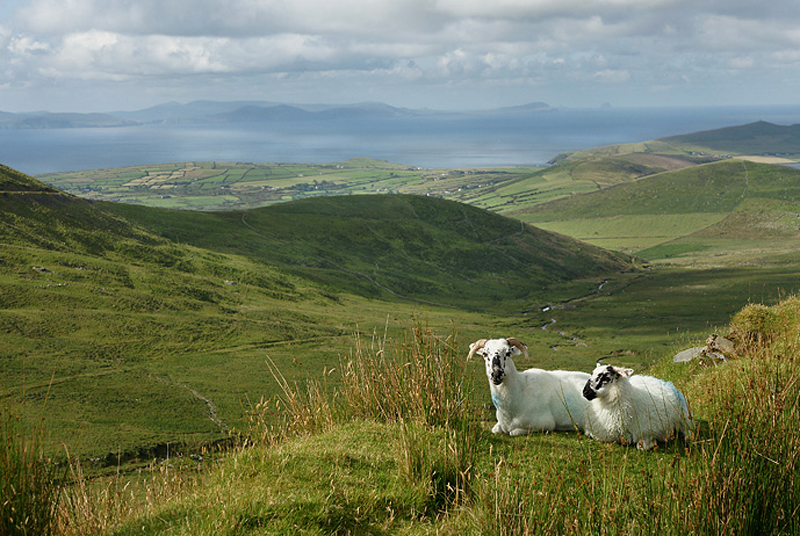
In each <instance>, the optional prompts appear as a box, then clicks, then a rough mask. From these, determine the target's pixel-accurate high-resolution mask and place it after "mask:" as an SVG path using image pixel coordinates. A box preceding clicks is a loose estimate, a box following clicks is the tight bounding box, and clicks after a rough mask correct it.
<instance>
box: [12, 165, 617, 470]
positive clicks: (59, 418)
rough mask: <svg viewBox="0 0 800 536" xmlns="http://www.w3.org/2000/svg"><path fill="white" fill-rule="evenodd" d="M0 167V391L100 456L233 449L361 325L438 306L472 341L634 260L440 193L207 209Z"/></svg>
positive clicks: (397, 325)
mask: <svg viewBox="0 0 800 536" xmlns="http://www.w3.org/2000/svg"><path fill="white" fill-rule="evenodd" d="M0 176H2V177H3V178H2V180H3V183H4V184H7V185H8V186H7V187H6V189H5V190H3V191H2V192H1V193H0V244H2V247H1V248H0V332H2V333H3V335H2V336H1V337H0V360H2V380H1V383H0V387H1V388H2V390H1V391H0V397H2V398H3V400H4V403H11V402H12V401H16V403H19V404H21V405H20V408H21V410H22V412H23V413H24V415H25V416H26V417H28V418H30V419H33V422H39V419H40V418H41V417H43V416H46V420H47V426H48V432H49V434H50V437H51V440H52V444H53V447H52V448H53V449H54V450H59V449H61V448H62V447H60V445H61V444H62V442H66V444H67V445H68V447H69V449H70V452H72V453H74V454H80V455H83V456H92V457H94V458H95V459H97V460H98V461H99V462H100V463H104V461H105V462H108V463H112V464H113V463H115V461H116V460H117V456H118V455H119V456H122V458H123V459H128V458H136V457H142V458H143V459H145V460H146V459H148V457H150V456H153V455H155V453H156V452H159V449H164V448H166V445H168V444H171V445H173V448H176V445H196V446H197V447H198V448H199V446H201V445H206V444H208V443H209V442H213V441H216V440H220V439H224V438H227V437H228V432H229V430H231V429H233V428H237V427H240V426H241V423H242V419H243V417H244V415H245V414H246V413H247V412H248V411H249V409H250V408H251V407H252V405H254V404H255V403H256V402H257V401H258V400H259V399H260V398H261V397H262V396H265V395H266V396H270V395H272V394H274V393H275V392H276V391H277V390H278V386H277V384H276V383H275V381H274V378H273V377H272V375H271V373H270V371H269V368H268V367H267V366H266V363H265V361H266V359H267V357H270V358H271V359H273V360H274V361H275V362H276V363H279V364H280V366H281V369H282V372H283V373H284V374H285V375H286V376H287V377H289V378H292V379H294V378H297V377H303V376H307V375H309V374H310V375H312V376H318V375H321V374H322V373H323V371H324V370H326V369H327V370H331V369H333V368H336V366H337V364H338V360H339V357H340V356H341V355H343V354H346V353H347V352H348V349H349V347H350V345H351V344H352V341H353V334H354V333H355V332H356V331H359V330H363V331H364V332H366V333H372V332H373V331H374V330H380V331H381V332H383V331H384V330H385V329H389V332H388V335H389V336H394V335H395V334H396V333H397V332H398V331H399V330H400V329H402V327H403V326H405V325H408V323H409V322H410V321H411V319H412V317H413V316H414V315H418V314H420V313H421V311H424V315H425V317H426V319H427V320H426V321H429V322H431V324H433V325H440V326H442V325H451V324H452V323H453V322H457V325H458V326H460V329H462V330H463V331H464V332H465V333H468V334H470V336H475V337H478V336H480V335H481V334H483V333H485V332H486V331H487V330H494V329H497V327H496V326H497V325H498V322H501V323H502V322H505V321H501V320H499V318H501V317H490V316H487V315H486V312H488V311H494V312H496V313H500V314H509V315H513V316H517V317H519V315H520V314H521V312H522V310H524V309H525V308H527V307H530V306H531V305H532V304H531V301H530V300H534V299H544V298H542V296H544V294H543V287H544V286H548V285H550V286H553V287H555V288H556V289H557V292H556V293H555V294H553V295H548V299H558V298H557V297H558V296H561V297H562V298H563V299H569V298H573V297H576V296H582V295H584V294H586V293H588V292H590V291H591V289H592V288H595V287H596V286H597V284H598V281H599V280H602V279H603V278H605V277H609V276H613V274H614V273H617V272H619V271H620V270H628V269H630V265H629V264H628V262H627V260H626V259H625V258H624V257H620V256H617V255H612V254H608V253H606V252H604V251H602V250H599V249H597V248H594V247H591V246H586V245H582V244H579V243H577V242H575V241H574V240H572V239H568V238H566V237H557V236H553V235H550V234H548V233H545V232H542V231H539V230H536V229H532V228H529V227H527V226H524V225H522V224H520V222H518V221H514V220H509V219H507V218H503V217H501V216H497V215H495V214H491V213H488V212H485V211H482V210H480V209H476V208H472V207H467V206H464V205H460V204H458V203H454V202H448V201H443V200H439V199H429V198H425V197H417V196H353V197H344V198H335V197H334V198H325V199H319V200H308V201H303V202H297V203H290V204H286V205H281V206H279V207H274V208H264V209H259V210H255V211H248V212H228V213H200V212H186V211H174V210H159V209H147V208H144V207H135V206H131V205H121V204H103V203H97V202H90V201H87V200H84V199H80V198H76V197H73V196H70V195H68V194H64V193H61V192H58V191H56V190H53V189H52V188H49V187H47V186H45V185H43V184H42V183H40V182H38V181H35V180H34V179H31V178H30V177H26V176H24V175H22V174H19V173H16V172H14V171H12V170H7V169H4V170H2V171H1V172H0ZM609 272H611V273H609ZM434 302H436V303H442V304H447V305H448V307H443V306H442V307H439V306H434V305H431V304H432V303H434ZM455 308H463V309H473V310H480V312H479V313H474V314H473V313H466V312H462V311H458V310H457V309H455ZM389 324H391V325H389ZM541 338H542V340H543V341H549V342H547V343H546V344H549V345H553V344H555V343H556V342H557V341H558V340H559V339H560V337H559V336H558V335H557V334H542V335H541Z"/></svg>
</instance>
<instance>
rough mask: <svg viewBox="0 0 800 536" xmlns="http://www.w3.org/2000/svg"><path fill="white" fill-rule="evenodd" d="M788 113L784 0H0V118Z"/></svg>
mask: <svg viewBox="0 0 800 536" xmlns="http://www.w3.org/2000/svg"><path fill="white" fill-rule="evenodd" d="M193 100H227V101H230V100H265V101H274V102H287V103H297V104H311V103H326V104H347V103H357V102H367V101H370V102H384V103H387V104H390V105H392V106H398V107H407V108H431V109H440V110H454V109H490V108H496V107H503V106H514V105H520V104H524V103H529V102H545V103H548V104H550V105H552V106H565V107H596V106H601V105H604V104H610V105H612V106H615V107H630V106H708V105H773V104H798V103H800V2H798V1H797V0H762V1H760V2H754V1H753V0H0V111H8V112H23V111H34V110H48V111H52V112H64V111H76V112H90V111H118V110H138V109H142V108H146V107H149V106H153V105H157V104H160V103H164V102H170V101H177V102H182V103H185V102H189V101H193Z"/></svg>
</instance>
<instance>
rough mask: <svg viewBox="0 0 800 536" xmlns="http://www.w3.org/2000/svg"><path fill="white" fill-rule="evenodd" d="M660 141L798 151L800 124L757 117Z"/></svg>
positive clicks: (759, 151) (745, 150)
mask: <svg viewBox="0 0 800 536" xmlns="http://www.w3.org/2000/svg"><path fill="white" fill-rule="evenodd" d="M660 141H664V142H667V143H672V144H679V145H685V146H698V147H704V148H707V149H710V150H713V151H724V152H727V153H733V154H745V155H764V154H769V155H800V125H789V126H784V125H775V124H772V123H768V122H766V121H756V122H755V123H749V124H746V125H740V126H735V127H727V128H720V129H715V130H706V131H702V132H695V133H692V134H685V135H681V136H671V137H668V138H663V139H662V140H660Z"/></svg>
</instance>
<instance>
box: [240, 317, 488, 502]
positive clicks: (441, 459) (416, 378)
mask: <svg viewBox="0 0 800 536" xmlns="http://www.w3.org/2000/svg"><path fill="white" fill-rule="evenodd" d="M466 366H467V365H466V359H465V356H464V355H462V354H461V352H460V349H459V348H458V344H457V343H456V341H455V336H450V337H444V338H442V337H439V336H437V335H436V334H435V333H434V332H433V331H432V330H430V329H428V328H427V327H425V326H423V325H422V324H421V323H419V322H418V323H417V324H416V325H415V326H414V327H413V328H412V329H411V331H410V333H407V334H406V335H405V338H404V339H403V340H402V341H400V342H398V343H396V344H394V345H389V344H387V338H386V336H385V335H384V336H383V337H380V336H378V335H377V334H373V336H372V338H371V340H370V341H369V342H365V340H364V337H363V336H362V335H360V334H359V335H357V336H356V339H355V346H354V347H353V350H352V351H351V352H350V354H349V355H348V356H346V357H343V358H342V359H341V362H340V367H339V369H340V371H341V373H340V383H339V384H338V385H337V386H334V387H331V386H326V385H324V384H323V383H320V382H318V381H312V380H306V381H305V382H300V383H295V384H294V385H292V384H289V382H288V381H287V380H286V379H285V378H284V377H283V375H282V374H281V373H280V371H279V370H278V369H277V368H276V367H275V366H274V364H273V365H271V369H272V372H273V375H274V376H275V379H276V381H277V382H278V383H279V385H280V386H281V389H282V392H283V396H282V397H280V398H279V399H278V400H271V401H262V402H261V403H260V404H259V405H258V406H257V408H256V411H254V413H253V419H252V423H253V433H251V439H255V440H256V441H257V442H260V443H263V442H264V441H267V442H276V441H282V440H285V439H287V438H290V437H293V436H295V435H298V434H312V433H317V432H321V431H325V430H329V429H331V428H333V426H334V425H336V424H342V423H345V422H348V421H352V420H354V419H355V420H369V421H375V422H382V423H393V424H399V425H400V426H401V441H400V442H399V444H398V446H396V447H395V448H397V449H398V452H397V456H398V459H399V460H400V463H399V470H400V471H402V472H403V474H404V475H405V476H406V477H408V478H409V479H413V480H414V481H419V480H420V479H421V480H422V481H423V482H427V487H428V495H429V501H428V507H429V509H431V510H432V511H439V510H446V509H447V508H449V507H450V506H451V505H454V504H461V503H463V501H464V500H465V499H466V497H467V496H468V490H469V485H470V482H471V478H472V472H473V468H474V465H475V457H476V456H477V443H478V441H479V433H480V432H479V424H478V423H477V422H476V420H475V418H474V415H473V413H472V411H471V408H470V396H469V394H470V393H469V383H468V382H467V380H466V378H467V374H466ZM323 377H324V378H328V377H330V374H325V375H323Z"/></svg>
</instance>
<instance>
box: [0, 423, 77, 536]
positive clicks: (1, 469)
mask: <svg viewBox="0 0 800 536" xmlns="http://www.w3.org/2000/svg"><path fill="white" fill-rule="evenodd" d="M43 441H44V429H43V427H41V426H39V427H32V428H31V427H29V426H28V425H27V424H26V422H25V420H24V419H22V418H21V417H20V416H19V413H18V411H17V410H15V409H10V408H5V409H0V534H3V535H6V534H8V535H28V534H30V535H47V534H51V533H53V530H54V526H55V517H56V509H57V506H58V498H59V493H60V484H61V478H60V477H61V476H62V475H61V473H60V470H59V468H58V466H56V465H55V464H54V463H53V462H52V461H51V460H50V459H49V458H47V457H46V456H45V455H44V454H43V451H42V448H43Z"/></svg>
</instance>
